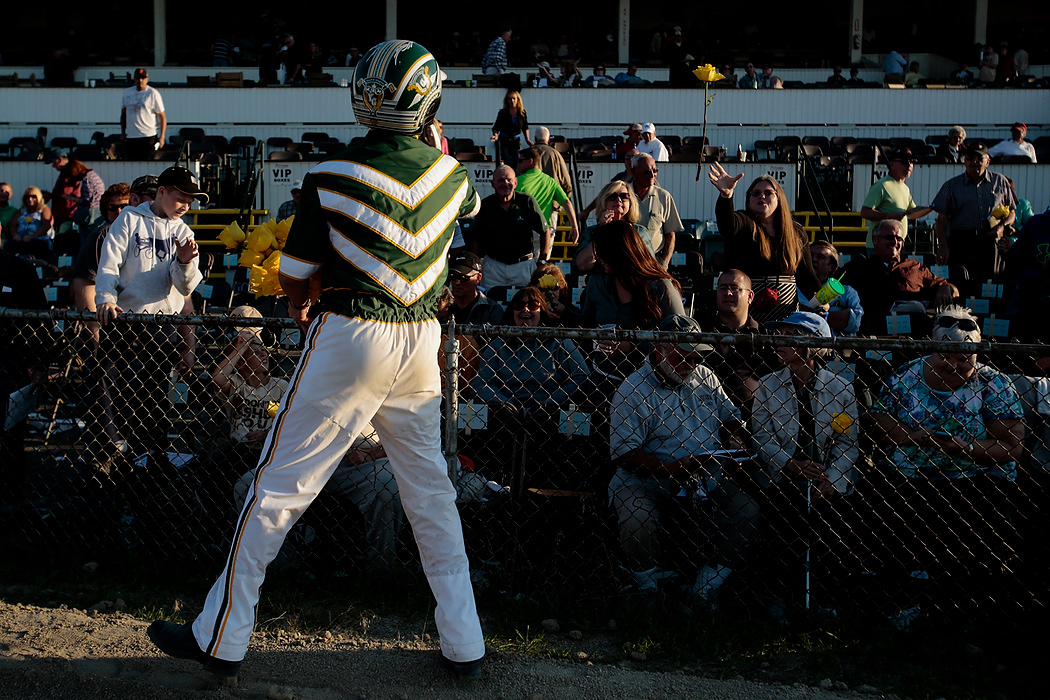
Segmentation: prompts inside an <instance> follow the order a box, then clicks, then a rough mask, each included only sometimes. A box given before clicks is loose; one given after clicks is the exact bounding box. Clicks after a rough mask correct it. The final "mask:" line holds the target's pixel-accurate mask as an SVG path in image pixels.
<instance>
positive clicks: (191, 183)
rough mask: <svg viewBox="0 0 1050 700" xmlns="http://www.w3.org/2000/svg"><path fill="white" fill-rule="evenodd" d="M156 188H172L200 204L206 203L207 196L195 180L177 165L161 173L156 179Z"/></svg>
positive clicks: (188, 172)
mask: <svg viewBox="0 0 1050 700" xmlns="http://www.w3.org/2000/svg"><path fill="white" fill-rule="evenodd" d="M157 187H174V188H175V189H177V190H178V191H179V192H182V193H183V194H188V195H190V196H192V197H195V198H196V199H197V201H198V202H200V203H201V204H207V203H208V195H207V193H206V192H205V191H204V190H202V189H201V186H200V183H199V182H198V181H197V178H196V177H194V175H193V173H191V172H190V171H189V170H187V169H186V168H183V167H182V166H179V165H173V166H171V167H170V168H168V169H167V170H165V171H164V172H162V173H161V174H160V177H159V178H157Z"/></svg>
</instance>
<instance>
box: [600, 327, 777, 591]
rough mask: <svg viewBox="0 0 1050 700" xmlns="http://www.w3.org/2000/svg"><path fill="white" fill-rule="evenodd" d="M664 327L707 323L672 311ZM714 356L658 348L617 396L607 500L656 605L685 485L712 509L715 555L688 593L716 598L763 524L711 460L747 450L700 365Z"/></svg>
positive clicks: (736, 421)
mask: <svg viewBox="0 0 1050 700" xmlns="http://www.w3.org/2000/svg"><path fill="white" fill-rule="evenodd" d="M658 329H659V330H661V331H680V332H681V331H684V332H699V331H700V324H698V323H697V322H696V321H695V320H693V319H691V318H689V317H687V316H681V315H671V316H668V317H666V318H664V319H663V321H661V322H660V325H659V327H658ZM710 350H711V346H710V345H702V344H699V343H656V344H654V345H653V348H652V350H651V352H650V353H649V356H648V358H647V360H646V361H645V363H644V364H642V366H641V367H639V368H638V369H637V370H636V371H635V372H634V373H632V374H631V375H630V376H628V377H627V378H626V379H625V380H624V381H623V383H622V384H621V385H620V387H619V388H618V389H617V390H616V394H615V396H614V397H613V400H612V407H611V410H610V419H611V431H610V457H611V458H612V462H613V465H614V466H615V467H616V473H615V474H614V475H613V477H612V480H611V481H610V482H609V500H610V502H611V504H612V506H613V508H614V509H615V510H616V515H617V519H618V521H619V526H620V542H621V544H622V546H623V549H624V553H625V554H626V556H627V565H628V566H629V567H630V569H631V571H632V572H633V574H634V580H635V584H636V586H637V591H638V593H639V594H641V595H643V596H646V597H649V598H650V599H652V597H654V596H655V595H656V594H657V573H658V572H659V569H660V555H661V547H660V543H661V541H662V540H665V539H666V540H669V541H671V542H674V541H682V540H683V539H687V538H685V537H682V536H680V535H670V534H669V533H668V532H667V531H666V530H665V529H664V527H663V526H662V523H661V520H662V519H663V514H664V511H665V509H666V508H668V507H674V500H675V498H676V497H677V495H678V494H679V492H681V491H682V489H683V488H685V487H687V486H688V487H689V488H691V489H692V490H693V491H694V495H695V496H696V497H699V498H704V499H708V500H709V501H710V502H711V503H712V504H713V506H714V515H713V520H712V522H711V526H712V527H713V532H711V533H706V532H705V533H704V534H705V535H707V534H709V535H710V541H711V543H712V553H711V556H710V557H709V558H708V559H707V560H706V561H705V562H704V564H703V566H702V567H701V569H700V572H699V573H698V574H697V577H696V581H695V582H694V584H693V585H692V586H691V587H690V588H689V592H690V593H691V594H692V595H694V596H696V598H698V599H699V600H700V601H702V602H707V601H710V600H711V599H712V598H713V597H714V595H715V594H716V592H717V591H718V590H719V588H720V587H721V586H722V584H723V583H724V582H725V581H726V579H727V578H728V577H729V576H730V574H732V572H733V569H734V567H738V566H739V564H740V563H742V562H743V561H744V557H745V551H746V545H747V543H748V541H749V539H750V538H751V535H752V533H753V532H754V529H755V527H756V526H757V521H758V506H757V504H756V503H755V502H754V500H753V499H752V498H751V497H750V496H748V495H747V494H746V493H745V492H744V491H742V490H741V489H740V488H739V487H737V486H736V485H735V484H734V483H733V482H732V481H730V480H729V479H728V475H727V474H725V473H724V471H723V469H722V465H721V463H720V462H719V461H718V460H717V459H716V458H713V457H712V456H711V453H712V452H714V451H716V450H719V449H721V448H723V447H726V448H737V447H739V446H740V428H741V424H740V412H739V411H738V410H737V408H736V406H734V405H733V403H732V402H731V401H730V400H729V397H728V396H727V395H726V393H725V391H724V390H723V389H722V385H721V383H720V382H719V381H718V378H717V377H716V376H715V374H714V372H712V371H711V370H710V369H708V368H707V367H705V366H704V365H703V364H701V359H702V358H701V353H703V352H707V351H710ZM723 435H725V436H726V437H725V438H723Z"/></svg>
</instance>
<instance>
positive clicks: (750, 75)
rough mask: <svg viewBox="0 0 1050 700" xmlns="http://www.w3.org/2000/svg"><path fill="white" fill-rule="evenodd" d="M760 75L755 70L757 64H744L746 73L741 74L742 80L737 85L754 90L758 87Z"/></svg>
mask: <svg viewBox="0 0 1050 700" xmlns="http://www.w3.org/2000/svg"><path fill="white" fill-rule="evenodd" d="M758 83H759V77H758V74H757V73H756V72H755V64H754V63H748V64H747V65H746V66H744V74H743V75H742V76H740V80H739V81H737V87H740V88H746V89H748V90H754V89H755V88H757V87H758Z"/></svg>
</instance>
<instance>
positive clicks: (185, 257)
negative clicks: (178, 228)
mask: <svg viewBox="0 0 1050 700" xmlns="http://www.w3.org/2000/svg"><path fill="white" fill-rule="evenodd" d="M175 255H176V257H178V259H179V262H180V263H182V264H183V265H185V264H186V263H188V262H189V261H190V260H193V259H194V258H195V257H197V241H195V240H193V239H192V238H187V239H186V242H185V243H183V242H182V241H180V240H179V239H178V238H176V239H175Z"/></svg>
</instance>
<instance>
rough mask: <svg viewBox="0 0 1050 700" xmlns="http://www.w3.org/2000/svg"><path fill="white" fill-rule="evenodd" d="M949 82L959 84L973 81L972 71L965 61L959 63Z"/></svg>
mask: <svg viewBox="0 0 1050 700" xmlns="http://www.w3.org/2000/svg"><path fill="white" fill-rule="evenodd" d="M951 82H953V83H956V84H959V85H968V84H970V83H971V82H973V72H972V71H971V70H970V66H968V65H967V64H965V63H961V64H959V69H958V70H957V71H955V72H954V73H952V76H951Z"/></svg>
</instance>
